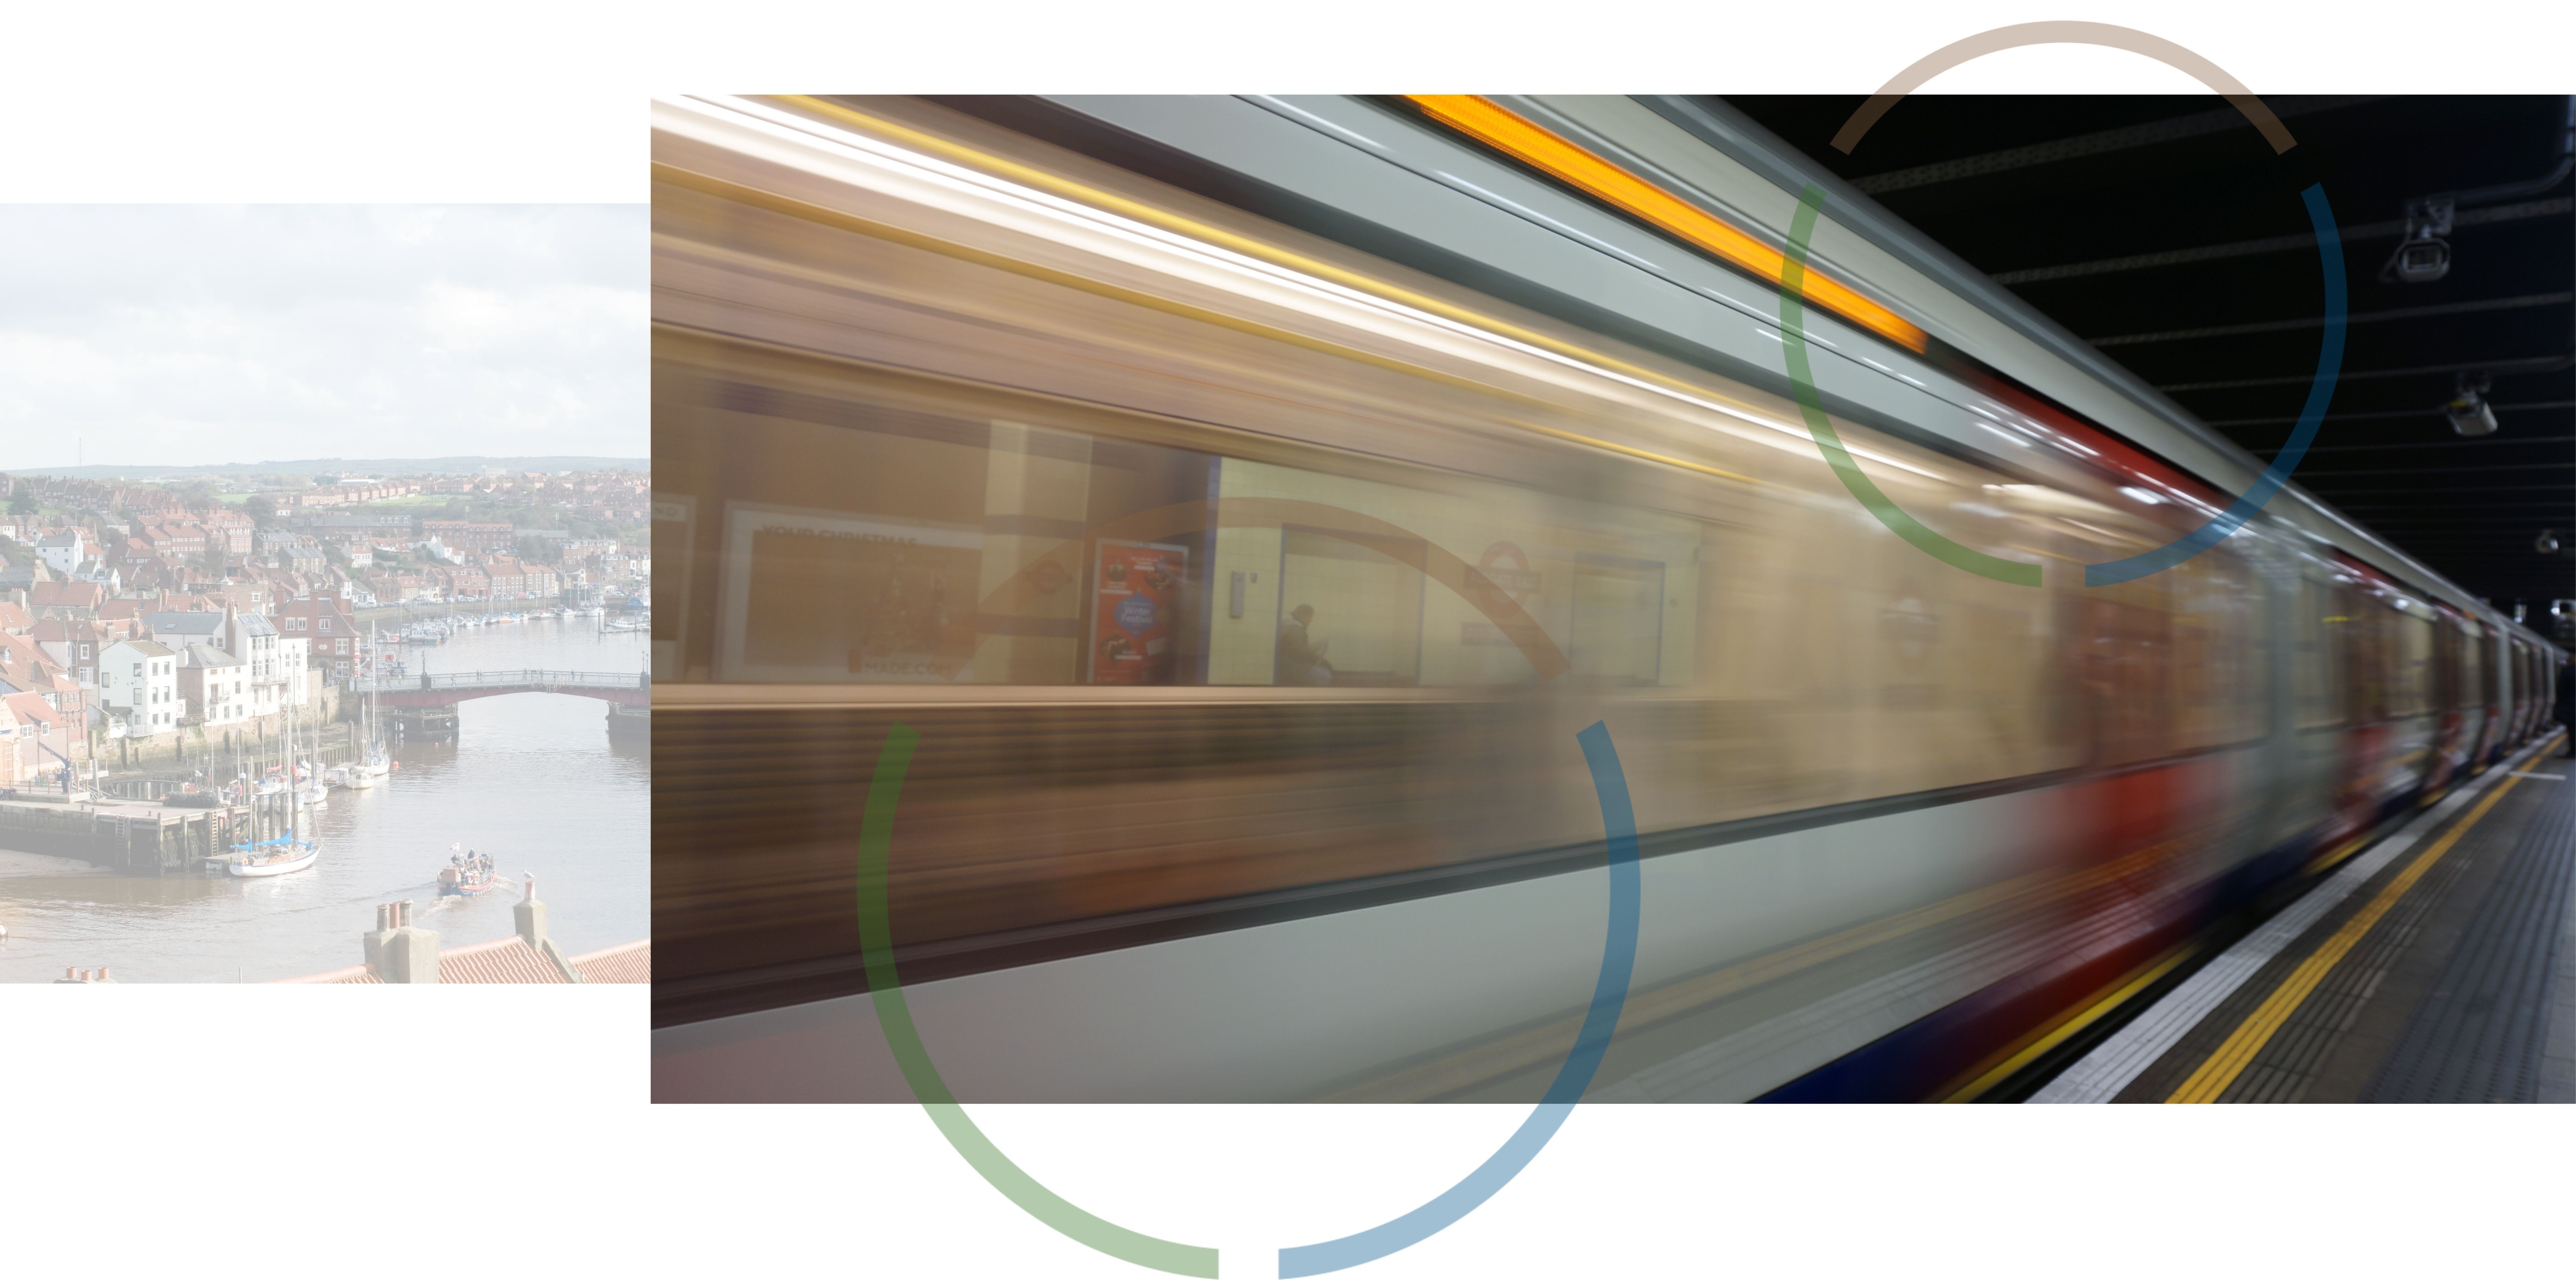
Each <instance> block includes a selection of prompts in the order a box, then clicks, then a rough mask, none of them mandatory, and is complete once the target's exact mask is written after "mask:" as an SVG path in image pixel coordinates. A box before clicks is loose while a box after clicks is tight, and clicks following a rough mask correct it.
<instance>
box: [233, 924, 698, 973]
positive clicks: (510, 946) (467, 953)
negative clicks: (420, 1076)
mask: <svg viewBox="0 0 2576 1288" xmlns="http://www.w3.org/2000/svg"><path fill="white" fill-rule="evenodd" d="M571 961H572V965H573V969H575V970H577V971H580V972H581V978H582V982H583V983H585V984H649V983H652V982H653V941H652V940H650V939H639V940H637V941H635V942H634V943H631V944H621V945H619V946H618V947H615V948H603V949H600V950H599V951H598V952H595V953H585V954H583V955H582V956H579V957H575V958H572V959H571ZM275 982H277V983H280V984H383V983H387V982H388V981H387V980H386V979H385V977H384V976H382V975H379V974H377V973H376V968H375V967H373V966H363V965H362V966H348V967H343V968H342V969H339V970H335V971H325V972H323V973H322V974H319V975H304V976H299V977H297V978H295V979H281V980H277V981H275ZM438 982H439V983H441V984H569V983H571V982H572V981H571V980H568V979H565V978H564V976H563V972H562V971H560V970H557V969H555V964H554V962H553V961H551V960H549V959H548V958H547V957H546V955H545V954H544V953H541V952H539V951H537V950H536V949H534V948H530V947H529V946H528V943H527V941H526V940H524V939H521V938H519V937H518V936H516V935H512V936H511V937H509V938H507V939H495V940H493V941H492V942H490V943H488V944H469V945H467V946H465V947H463V948H450V949H448V950H446V951H445V952H442V953H440V954H439V955H438Z"/></svg>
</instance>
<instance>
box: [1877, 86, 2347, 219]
mask: <svg viewBox="0 0 2576 1288" xmlns="http://www.w3.org/2000/svg"><path fill="white" fill-rule="evenodd" d="M2381 97H2382V96H2381V95H2376V94H2365V95H2340V96H2332V95H2321V96H2315V97H2292V96H2285V97H2282V98H2277V99H2272V100H2270V101H2269V106H2270V107H2271V109H2272V114H2273V115H2275V116H2283V117H2288V116H2304V115H2307V114H2308V113H2311V112H2324V111H2330V110H2332V109H2334V108H2338V107H2354V106H2358V105H2360V104H2363V103H2375V102H2378V101H2379V99H2380V98H2381ZM2247 128H2250V127H2249V123H2248V122H2247V121H2246V119H2245V114H2244V113H2243V112H2240V111H2237V110H2236V109H2235V108H2232V107H2222V108H2220V109H2218V110H2217V111H2214V112H2195V113H2193V114H2192V115H2190V116H2175V117H2168V118H2166V119H2164V120H2161V121H2149V122H2147V123H2145V124H2143V125H2124V126H2121V127H2120V128H2118V129H2115V130H2096V131H2094V132H2093V133H2091V134H2078V135H2074V136H2072V137H2070V138H2063V139H2052V140H2050V141H2048V142H2046V143H2033V144H2030V145H2028V146H2026V147H2018V148H2004V149H2002V150H2000V151H1996V152H1984V153H1979V154H1978V155H1976V156H1972V157H1960V158H1958V159H1957V160H1955V161H1935V162H1933V163H1932V164H1930V165H1918V166H1911V167H1908V168H1906V169H1903V170H1886V171H1881V172H1880V173H1878V174H1871V175H1863V176H1861V177H1860V178H1857V179H1854V180H1852V181H1851V182H1852V186H1853V187H1855V188H1858V189H1860V190H1861V191H1863V192H1866V193H1871V194H1873V195H1874V194H1877V193H1882V192H1902V191H1904V190H1905V189H1907V188H1923V187H1929V186H1931V185H1933V184H1936V183H1952V182H1955V181H1957V180H1960V179H1974V178H1977V177H1979V176H1981V175H1989V174H1999V173H2001V172H2003V171H2006V170H2019V169H2023V168H2025V167H2029V166H2035V165H2050V164H2053V163H2055V162H2059V161H2072V160H2075V159H2076V158H2078V157H2092V156H2100V155H2102V154H2103V153H2106V152H2123V151H2126V150H2128V149H2130V148H2143V147H2150V146H2153V145H2155V144H2158V143H2171V142H2173V141H2174V140H2177V139H2188V138H2196V137H2199V136H2201V135H2205V134H2221V133H2224V132H2226V131H2228V130H2242V129H2247Z"/></svg>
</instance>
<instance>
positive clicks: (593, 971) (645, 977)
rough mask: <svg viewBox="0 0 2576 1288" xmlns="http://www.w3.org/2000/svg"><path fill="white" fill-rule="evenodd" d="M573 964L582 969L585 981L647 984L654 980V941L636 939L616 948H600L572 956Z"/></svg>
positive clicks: (583, 981)
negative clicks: (593, 951)
mask: <svg viewBox="0 0 2576 1288" xmlns="http://www.w3.org/2000/svg"><path fill="white" fill-rule="evenodd" d="M572 968H573V969H574V970H577V971H580V972H581V982H582V983H585V984H650V983H652V982H653V941H652V940H650V939H638V940H636V941H635V942H634V943H631V944H620V945H618V946H617V947H615V948H602V949H600V950H599V951H598V952H595V953H583V954H582V955H581V956H579V957H575V958H573V959H572Z"/></svg>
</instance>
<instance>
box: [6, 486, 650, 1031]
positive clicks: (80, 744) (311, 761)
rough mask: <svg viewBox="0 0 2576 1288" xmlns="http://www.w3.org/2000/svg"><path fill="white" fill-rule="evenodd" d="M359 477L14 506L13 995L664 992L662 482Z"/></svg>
mask: <svg viewBox="0 0 2576 1288" xmlns="http://www.w3.org/2000/svg"><path fill="white" fill-rule="evenodd" d="M364 464H365V465H367V466H370V467H372V468H368V469H366V470H364V471H363V472H354V473H353V472H346V471H345V469H344V468H343V466H342V463H340V462H299V463H295V464H293V465H290V466H269V467H242V472H239V473H227V472H223V471H220V470H206V471H191V472H189V473H187V474H186V475H185V476H183V477H155V478H135V477H118V476H111V477H68V476H65V475H47V474H16V475H0V935H5V938H0V981H36V980H45V979H53V980H57V981H60V980H66V979H68V980H72V981H75V982H79V981H88V982H127V981H163V980H189V981H206V980H226V981H230V980H243V981H258V980H280V979H310V980H312V981H314V982H389V983H390V982H429V978H430V977H431V975H432V974H435V976H437V977H439V978H443V979H446V980H448V981H450V982H457V981H490V982H505V981H525V982H609V981H637V980H644V979H647V978H649V961H650V948H649V942H648V940H647V935H648V933H649V931H648V929H647V926H646V922H645V917H646V913H645V909H644V901H645V895H644V890H645V884H646V882H645V876H646V868H647V864H648V862H649V850H648V846H649V842H648V841H647V839H646V836H645V834H644V820H645V818H646V816H647V801H648V797H649V793H650V767H649V760H648V755H649V746H650V743H649V737H648V732H647V730H648V724H647V705H646V704H647V698H646V685H647V684H648V682H649V681H648V678H647V675H646V672H647V670H648V661H647V657H646V652H647V650H646V645H645V643H644V641H645V640H646V639H647V638H648V636H649V630H648V629H647V614H648V613H649V612H650V603H651V598H652V592H651V589H650V576H651V569H652V560H651V551H650V549H649V544H648V543H649V541H650V527H649V518H648V507H649V505H650V481H649V477H648V475H647V474H646V473H645V472H644V471H643V469H642V468H640V467H642V466H644V465H645V462H642V461H633V462H622V463H619V464H618V465H617V466H615V467H606V463H604V462H586V461H585V462H570V461H545V460H534V461H500V462H495V463H492V464H481V465H472V466H465V467H461V468H459V467H455V466H452V465H450V464H448V463H408V464H407V463H404V462H398V461H387V462H366V463H364ZM576 464H578V465H579V466H581V467H579V468H570V467H568V466H571V465H576ZM429 466H435V468H432V467H429ZM536 466H554V468H534V467H536ZM290 469H294V470H300V471H304V472H291V473H290V472H285V471H287V470H290ZM538 891H542V892H543V898H539V897H537V893H538ZM415 976H418V977H419V978H417V979H415V978H414V977H415Z"/></svg>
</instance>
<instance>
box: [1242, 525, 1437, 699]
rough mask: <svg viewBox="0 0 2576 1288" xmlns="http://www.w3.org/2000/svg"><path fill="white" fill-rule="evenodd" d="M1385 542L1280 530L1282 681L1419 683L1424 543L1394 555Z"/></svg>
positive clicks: (1405, 545) (1276, 647)
mask: <svg viewBox="0 0 2576 1288" xmlns="http://www.w3.org/2000/svg"><path fill="white" fill-rule="evenodd" d="M1381 544H1387V542H1386V539H1385V538H1379V539H1377V540H1376V541H1375V542H1371V541H1370V540H1369V539H1368V538H1365V537H1357V538H1355V537H1349V536H1343V535H1340V534H1336V533H1332V532H1321V531H1316V530H1313V529H1308V528H1283V529H1282V530H1281V532H1280V541H1279V577H1278V586H1279V596H1278V598H1279V603H1280V605H1281V607H1280V608H1279V610H1278V612H1279V618H1278V621H1279V633H1278V638H1277V639H1276V640H1275V641H1274V643H1273V652H1274V654H1275V656H1274V658H1273V662H1272V668H1273V671H1274V673H1275V674H1276V675H1277V677H1278V682H1279V683H1281V684H1339V685H1390V684H1397V685H1400V684H1413V683H1417V682H1419V681H1420V679H1421V678H1422V600H1423V595H1422V560H1423V558H1424V556H1423V554H1422V549H1423V547H1424V545H1425V543H1423V542H1420V541H1406V542H1401V543H1399V544H1400V548H1399V549H1398V550H1396V551H1394V552H1389V551H1387V550H1384V549H1379V548H1377V547H1378V546H1379V545H1381ZM1407 555H1409V556H1411V557H1410V558H1406V557H1404V556H1407ZM1336 643H1338V644H1339V645H1340V646H1341V648H1340V652H1339V653H1338V654H1336V653H1335V652H1334V645H1335V644H1336Z"/></svg>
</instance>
